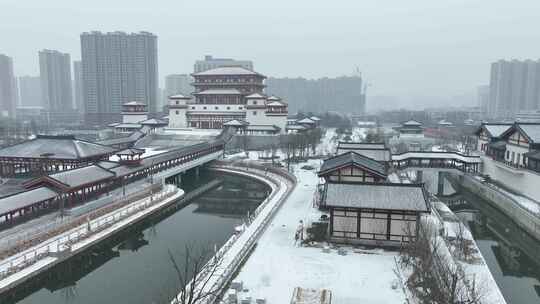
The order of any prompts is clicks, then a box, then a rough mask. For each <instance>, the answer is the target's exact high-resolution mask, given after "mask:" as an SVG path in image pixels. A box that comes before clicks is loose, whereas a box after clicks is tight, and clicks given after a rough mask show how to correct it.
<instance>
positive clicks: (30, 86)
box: [19, 76, 43, 107]
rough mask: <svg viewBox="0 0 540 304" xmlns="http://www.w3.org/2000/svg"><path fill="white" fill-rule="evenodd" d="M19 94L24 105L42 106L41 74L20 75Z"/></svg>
mask: <svg viewBox="0 0 540 304" xmlns="http://www.w3.org/2000/svg"><path fill="white" fill-rule="evenodd" d="M19 96H20V103H21V106H23V107H42V106H43V104H42V101H43V97H42V96H41V79H40V77H39V76H22V77H19Z"/></svg>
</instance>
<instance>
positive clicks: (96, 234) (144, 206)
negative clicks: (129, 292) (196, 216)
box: [0, 185, 184, 294]
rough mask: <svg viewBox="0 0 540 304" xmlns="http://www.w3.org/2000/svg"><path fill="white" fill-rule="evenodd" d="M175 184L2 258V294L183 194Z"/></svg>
mask: <svg viewBox="0 0 540 304" xmlns="http://www.w3.org/2000/svg"><path fill="white" fill-rule="evenodd" d="M183 194H184V191H182V190H181V189H178V188H177V187H176V186H173V185H165V186H164V187H163V190H162V191H160V192H157V193H154V194H152V195H151V196H150V197H145V198H142V199H139V200H137V201H135V202H133V203H130V204H128V205H126V206H123V207H121V208H119V209H117V210H114V211H113V212H110V213H107V214H104V215H102V216H100V217H98V218H96V219H93V220H89V221H87V222H85V223H83V224H81V225H78V226H76V227H74V228H72V229H70V230H68V231H66V232H64V233H61V234H59V235H57V236H55V237H53V238H51V239H48V240H46V241H44V242H42V243H39V244H37V245H35V246H33V247H31V248H29V249H27V250H24V251H23V252H20V253H17V254H15V255H12V256H9V257H7V258H5V259H3V260H2V261H0V275H1V280H0V294H4V293H6V292H7V291H9V290H11V289H13V288H15V287H17V286H18V285H19V284H21V283H22V282H24V281H26V280H28V279H30V278H32V277H34V276H37V275H38V274H40V273H42V272H44V271H47V270H48V269H50V268H52V267H54V266H55V265H58V264H60V263H62V262H64V261H66V260H68V259H69V258H70V257H72V256H75V255H77V254H79V253H80V252H83V251H84V250H86V249H87V248H90V247H92V246H93V245H95V244H97V243H98V242H100V241H102V240H104V239H106V238H109V237H111V236H112V235H113V234H115V233H118V232H120V231H122V230H124V229H126V228H127V227H129V226H131V225H134V224H135V223H137V222H139V221H141V220H143V219H144V218H146V217H147V216H149V215H151V214H153V213H155V212H157V211H158V210H160V209H162V208H164V207H166V206H168V205H169V204H171V203H172V202H175V201H176V200H177V199H179V198H180V197H182V196H183Z"/></svg>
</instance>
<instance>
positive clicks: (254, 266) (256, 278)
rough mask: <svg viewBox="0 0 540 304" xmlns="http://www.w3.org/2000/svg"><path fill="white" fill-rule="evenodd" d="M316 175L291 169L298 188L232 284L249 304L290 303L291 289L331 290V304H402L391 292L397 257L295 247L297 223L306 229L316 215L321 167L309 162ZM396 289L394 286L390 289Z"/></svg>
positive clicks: (397, 291)
mask: <svg viewBox="0 0 540 304" xmlns="http://www.w3.org/2000/svg"><path fill="white" fill-rule="evenodd" d="M307 163H308V164H309V165H311V166H313V167H315V168H316V169H315V170H302V169H299V168H300V167H301V166H303V165H305V164H306V163H301V164H298V165H295V166H294V168H295V175H296V176H297V178H298V185H297V187H296V188H295V189H294V191H293V192H292V194H291V196H290V197H289V198H288V199H287V201H286V202H285V203H284V204H283V206H282V207H281V209H280V210H279V211H278V213H277V215H276V216H275V218H274V219H273V221H272V222H271V224H270V226H269V227H268V228H267V230H266V231H265V232H264V234H263V235H262V237H261V238H260V239H259V241H258V243H257V247H256V249H255V251H254V252H253V253H252V255H251V256H250V258H249V260H248V261H247V262H246V263H245V265H244V266H243V267H242V269H241V271H240V272H239V274H238V276H237V278H236V279H235V280H239V281H242V282H243V284H244V288H245V289H248V290H249V291H248V294H249V295H250V296H251V297H252V298H253V299H255V298H265V299H266V300H267V303H268V304H274V303H289V302H290V299H291V296H292V292H293V290H294V288H295V287H303V288H315V289H321V288H325V289H330V290H331V291H332V298H333V299H332V300H333V302H334V301H335V303H345V304H348V303H351V304H352V303H366V304H369V303H403V302H404V301H405V294H404V293H403V291H402V289H400V288H397V289H393V288H392V285H393V284H396V282H397V278H396V275H395V274H394V272H393V269H394V265H395V263H394V258H395V257H396V255H397V253H395V252H385V251H382V250H370V251H365V250H363V251H358V250H357V252H354V251H353V249H352V248H346V249H345V250H346V255H339V254H338V252H337V250H335V249H332V250H330V252H329V253H325V252H323V250H322V249H321V248H308V247H299V246H296V245H295V244H294V234H295V231H296V229H297V226H298V224H299V221H300V220H303V221H304V223H309V222H311V221H313V220H314V219H318V218H319V216H320V212H319V211H318V210H316V209H314V208H313V205H312V199H313V193H314V192H315V189H316V185H317V183H318V182H319V179H318V177H317V175H316V172H317V170H318V167H319V164H320V163H319V162H318V161H316V160H313V161H309V162H307ZM394 287H395V286H394Z"/></svg>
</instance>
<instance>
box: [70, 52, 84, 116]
mask: <svg viewBox="0 0 540 304" xmlns="http://www.w3.org/2000/svg"><path fill="white" fill-rule="evenodd" d="M73 102H74V107H75V109H77V112H79V113H84V103H83V90H82V63H81V61H80V60H76V61H73Z"/></svg>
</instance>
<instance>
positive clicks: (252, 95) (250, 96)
mask: <svg viewBox="0 0 540 304" xmlns="http://www.w3.org/2000/svg"><path fill="white" fill-rule="evenodd" d="M246 98H250V99H261V98H266V96H265V95H263V94H261V93H253V94H250V95H248V96H246Z"/></svg>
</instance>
